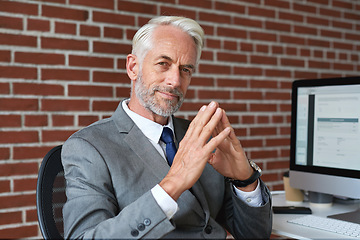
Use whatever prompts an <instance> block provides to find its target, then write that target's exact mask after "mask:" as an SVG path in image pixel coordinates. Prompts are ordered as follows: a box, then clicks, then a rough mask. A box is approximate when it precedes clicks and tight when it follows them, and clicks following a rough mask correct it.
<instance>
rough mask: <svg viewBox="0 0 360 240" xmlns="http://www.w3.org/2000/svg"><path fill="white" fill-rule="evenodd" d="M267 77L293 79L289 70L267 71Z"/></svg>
mask: <svg viewBox="0 0 360 240" xmlns="http://www.w3.org/2000/svg"><path fill="white" fill-rule="evenodd" d="M265 76H267V77H284V78H290V77H291V71H289V70H278V69H266V70H265Z"/></svg>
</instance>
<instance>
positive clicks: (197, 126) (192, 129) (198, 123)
mask: <svg viewBox="0 0 360 240" xmlns="http://www.w3.org/2000/svg"><path fill="white" fill-rule="evenodd" d="M217 106H218V104H217V103H216V102H211V103H210V104H209V105H208V106H206V105H204V106H202V107H201V108H200V110H199V112H198V113H197V115H196V116H195V118H194V119H193V120H192V121H191V124H190V126H189V129H188V131H187V133H188V134H189V135H191V136H194V137H197V136H199V135H200V133H201V131H202V129H203V127H204V126H205V125H206V124H207V123H208V122H209V120H210V119H211V117H212V115H214V113H215V111H216V109H217Z"/></svg>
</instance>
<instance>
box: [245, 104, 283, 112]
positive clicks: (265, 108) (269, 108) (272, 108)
mask: <svg viewBox="0 0 360 240" xmlns="http://www.w3.org/2000/svg"><path fill="white" fill-rule="evenodd" d="M276 109H277V108H276V104H255V103H252V104H250V111H251V112H276Z"/></svg>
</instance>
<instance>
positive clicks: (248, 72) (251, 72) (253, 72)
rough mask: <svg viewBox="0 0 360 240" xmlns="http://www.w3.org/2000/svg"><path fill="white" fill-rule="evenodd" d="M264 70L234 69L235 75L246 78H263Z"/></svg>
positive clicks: (254, 68) (251, 68)
mask: <svg viewBox="0 0 360 240" xmlns="http://www.w3.org/2000/svg"><path fill="white" fill-rule="evenodd" d="M262 72H263V70H262V69H261V68H256V67H234V74H237V75H246V76H259V75H260V76H261V75H262Z"/></svg>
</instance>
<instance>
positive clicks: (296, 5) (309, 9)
mask: <svg viewBox="0 0 360 240" xmlns="http://www.w3.org/2000/svg"><path fill="white" fill-rule="evenodd" d="M293 8H294V10H295V11H299V12H306V13H314V14H315V13H316V7H312V6H310V5H309V4H300V3H294V5H293Z"/></svg>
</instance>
